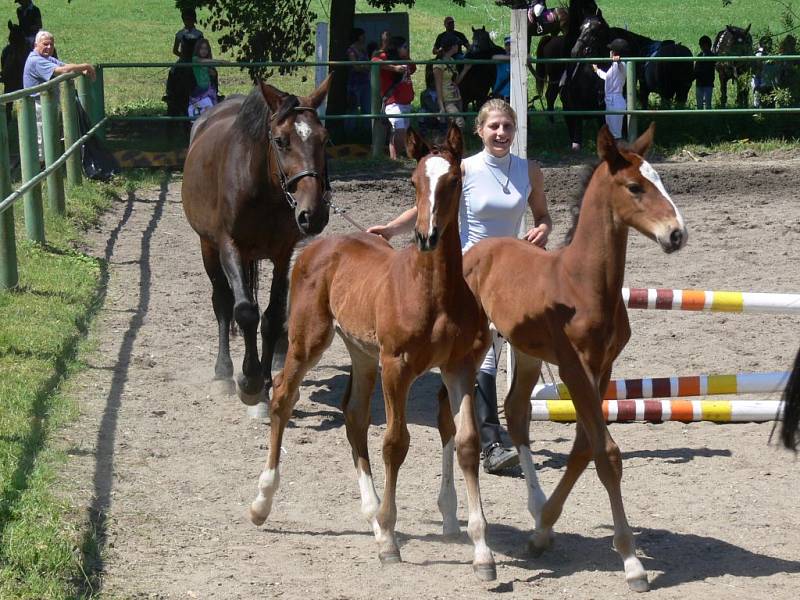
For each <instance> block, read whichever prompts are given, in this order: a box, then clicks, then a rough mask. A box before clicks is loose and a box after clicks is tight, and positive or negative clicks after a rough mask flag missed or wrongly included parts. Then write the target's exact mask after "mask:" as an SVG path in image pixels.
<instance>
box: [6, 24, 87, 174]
mask: <svg viewBox="0 0 800 600" xmlns="http://www.w3.org/2000/svg"><path fill="white" fill-rule="evenodd" d="M55 48H56V45H55V38H54V37H53V34H52V33H50V32H49V31H44V30H40V31H39V33H37V34H36V37H35V38H34V45H33V50H32V51H31V53H30V54H29V55H28V58H27V59H26V60H25V68H24V69H23V70H22V85H23V87H26V88H28V87H33V86H35V85H41V84H42V83H47V82H48V81H50V80H51V79H52V78H53V77H55V76H57V75H63V74H65V73H81V74H83V75H87V76H88V77H90V78H91V79H92V80H94V78H95V77H96V74H95V70H94V67H93V66H92V65H90V64H89V63H64V62H62V61H60V60H58V59H57V58H55V57H54V56H53V53H54V52H55ZM55 93H56V95H57V94H58V87H56V88H55ZM33 97H34V100H35V105H36V134H37V140H38V142H39V158H40V159H41V158H42V156H43V153H42V105H41V99H40V96H39V93H35V94H33Z"/></svg>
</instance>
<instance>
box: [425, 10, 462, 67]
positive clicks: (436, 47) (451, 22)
mask: <svg viewBox="0 0 800 600" xmlns="http://www.w3.org/2000/svg"><path fill="white" fill-rule="evenodd" d="M452 36H455V37H456V39H457V41H458V48H457V49H456V53H455V57H456V59H460V58H464V52H463V51H462V50H461V46H464V48H469V40H468V39H467V36H465V35H464V34H463V33H461V32H460V31H456V21H455V19H453V17H445V18H444V31H443V32H442V33H440V34H439V35H437V36H436V41H435V42H433V54H435V55H437V56H441V53H442V52H443V51H444V44H443V40H444V39H445V38H447V39H452Z"/></svg>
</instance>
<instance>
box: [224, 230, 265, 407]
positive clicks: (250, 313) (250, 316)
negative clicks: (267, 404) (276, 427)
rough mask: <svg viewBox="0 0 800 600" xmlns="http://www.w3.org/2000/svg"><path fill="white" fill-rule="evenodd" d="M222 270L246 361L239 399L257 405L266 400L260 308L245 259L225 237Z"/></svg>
mask: <svg viewBox="0 0 800 600" xmlns="http://www.w3.org/2000/svg"><path fill="white" fill-rule="evenodd" d="M219 254H220V260H221V262H222V269H223V270H224V271H225V277H227V279H228V285H230V287H231V290H232V291H233V301H234V304H233V316H234V318H235V319H236V323H237V325H239V328H240V329H241V330H242V337H244V344H245V347H244V360H242V374H241V375H240V376H239V378H238V384H239V398H240V399H241V401H242V402H244V403H245V404H247V405H250V406H252V405H255V404H258V403H259V402H260V401H262V400H263V396H264V377H263V375H262V374H261V363H260V362H259V360H258V339H257V338H258V332H257V329H258V319H259V314H258V306H257V305H256V302H255V298H253V296H252V293H251V292H250V284H251V282H248V281H247V277H246V275H245V272H244V265H243V263H242V256H241V254H240V253H239V249H238V248H237V247H236V244H235V243H234V242H233V240H232V239H230V238H225V239H223V240H222V241H221V243H220V248H219Z"/></svg>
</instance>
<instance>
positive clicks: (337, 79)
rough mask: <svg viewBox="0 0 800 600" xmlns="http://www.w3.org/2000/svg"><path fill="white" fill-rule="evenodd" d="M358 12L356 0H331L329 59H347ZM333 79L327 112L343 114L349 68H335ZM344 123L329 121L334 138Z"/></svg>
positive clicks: (345, 110)
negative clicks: (354, 18) (351, 33)
mask: <svg viewBox="0 0 800 600" xmlns="http://www.w3.org/2000/svg"><path fill="white" fill-rule="evenodd" d="M355 14H356V2H355V0H331V5H330V16H331V22H330V25H329V36H330V46H329V48H328V60H347V54H346V52H347V47H348V46H349V45H350V31H351V30H352V29H353V17H354V15H355ZM332 70H333V73H334V75H333V81H332V82H331V89H330V91H329V92H328V108H327V113H328V114H331V115H342V114H345V113H346V112H347V68H346V67H336V68H333V69H332ZM343 126H344V123H343V122H342V121H340V120H336V121H329V122H328V130H329V131H330V133H331V136H332V137H333V138H337V137H339V136H340V134H341V132H342V130H343V128H344V127H343Z"/></svg>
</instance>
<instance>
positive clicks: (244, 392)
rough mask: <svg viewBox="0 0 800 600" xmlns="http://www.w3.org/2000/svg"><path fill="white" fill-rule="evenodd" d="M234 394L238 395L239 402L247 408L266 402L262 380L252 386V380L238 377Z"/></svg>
mask: <svg viewBox="0 0 800 600" xmlns="http://www.w3.org/2000/svg"><path fill="white" fill-rule="evenodd" d="M236 392H237V393H238V394H239V400H241V401H242V403H243V404H246V405H247V406H255V405H256V404H258V403H259V402H266V401H267V396H266V393H265V392H264V381H263V380H262V379H259V380H256V381H255V385H254V380H253V379H252V378H248V377H244V376H239V377H237V379H236Z"/></svg>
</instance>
